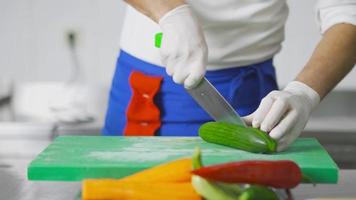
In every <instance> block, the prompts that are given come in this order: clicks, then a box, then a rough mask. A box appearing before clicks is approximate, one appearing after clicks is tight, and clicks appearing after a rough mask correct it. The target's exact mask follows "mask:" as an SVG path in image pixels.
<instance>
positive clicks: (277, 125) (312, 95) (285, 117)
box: [244, 81, 320, 151]
mask: <svg viewBox="0 0 356 200" xmlns="http://www.w3.org/2000/svg"><path fill="white" fill-rule="evenodd" d="M319 102H320V96H319V94H318V93H317V92H316V91H314V90H313V89H312V88H310V87H309V86H307V85H306V84H304V83H302V82H299V81H293V82H291V83H289V84H288V85H287V87H286V88H285V89H284V90H281V91H272V92H270V93H269V94H268V95H267V96H266V97H265V98H263V99H262V101H261V104H260V106H259V107H258V108H257V110H256V111H255V112H254V113H252V114H251V115H249V116H246V117H245V118H244V119H245V121H246V123H248V124H252V126H253V127H255V128H260V129H261V130H262V131H265V132H268V133H269V135H270V136H271V137H272V138H274V139H276V140H277V141H278V148H277V150H278V151H283V150H284V149H285V148H287V147H288V145H289V144H291V143H292V142H293V141H294V140H295V139H297V138H298V136H299V135H300V133H301V132H302V131H303V129H304V127H305V125H306V123H307V121H308V119H309V116H310V113H311V112H312V110H313V109H314V108H315V107H316V106H317V105H318V104H319Z"/></svg>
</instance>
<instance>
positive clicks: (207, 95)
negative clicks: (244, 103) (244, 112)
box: [186, 77, 246, 126]
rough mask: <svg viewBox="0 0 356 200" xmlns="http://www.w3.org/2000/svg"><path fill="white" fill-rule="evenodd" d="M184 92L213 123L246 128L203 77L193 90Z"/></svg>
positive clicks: (232, 109)
mask: <svg viewBox="0 0 356 200" xmlns="http://www.w3.org/2000/svg"><path fill="white" fill-rule="evenodd" d="M186 90H187V92H188V93H189V94H190V95H191V96H192V97H193V99H194V100H195V101H196V102H197V103H198V104H199V105H200V106H201V107H202V108H203V109H204V110H205V111H206V112H207V113H208V114H209V115H210V116H211V117H212V118H213V119H214V120H215V121H217V122H228V123H232V124H239V125H243V126H246V124H245V122H244V121H243V120H242V119H241V117H240V116H239V115H238V114H237V112H236V111H235V109H234V108H233V107H232V106H231V105H230V104H229V103H228V102H227V101H226V100H225V98H224V97H223V96H222V95H221V94H220V93H219V92H218V91H217V90H216V88H215V87H214V86H213V85H212V84H211V83H210V82H209V81H208V80H207V79H206V78H205V77H204V78H203V79H202V80H201V82H200V83H199V84H198V85H197V86H196V87H195V88H192V89H186Z"/></svg>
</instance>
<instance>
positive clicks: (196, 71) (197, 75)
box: [184, 61, 206, 89]
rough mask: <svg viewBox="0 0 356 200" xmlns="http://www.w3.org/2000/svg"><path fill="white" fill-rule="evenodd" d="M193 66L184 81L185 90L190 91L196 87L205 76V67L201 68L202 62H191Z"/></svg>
mask: <svg viewBox="0 0 356 200" xmlns="http://www.w3.org/2000/svg"><path fill="white" fill-rule="evenodd" d="M192 64H193V66H192V68H191V71H190V74H189V76H188V77H187V79H186V80H185V81H184V87H185V88H186V89H192V88H194V87H196V86H197V85H198V84H199V83H200V81H201V80H202V79H203V77H204V75H205V72H206V70H205V67H204V66H203V61H196V62H192Z"/></svg>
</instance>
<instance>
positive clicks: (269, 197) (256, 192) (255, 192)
mask: <svg viewBox="0 0 356 200" xmlns="http://www.w3.org/2000/svg"><path fill="white" fill-rule="evenodd" d="M261 199H263V200H278V199H279V198H278V196H277V194H276V193H275V192H274V191H273V190H272V189H270V188H268V187H265V186H260V185H251V186H249V187H248V188H246V189H244V190H243V191H242V193H241V195H240V196H239V197H238V198H237V200H261Z"/></svg>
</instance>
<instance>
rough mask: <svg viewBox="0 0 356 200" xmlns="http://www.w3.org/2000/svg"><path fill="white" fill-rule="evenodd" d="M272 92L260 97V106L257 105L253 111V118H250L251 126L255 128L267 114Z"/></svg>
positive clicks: (271, 101) (271, 100)
mask: <svg viewBox="0 0 356 200" xmlns="http://www.w3.org/2000/svg"><path fill="white" fill-rule="evenodd" d="M272 97H273V93H272V92H271V93H270V94H268V95H267V96H266V97H265V98H263V99H262V101H261V104H260V106H258V108H257V110H256V111H255V115H254V118H253V120H252V126H253V127H255V128H259V127H260V125H261V123H262V121H263V119H264V118H265V116H266V115H267V113H268V111H269V110H270V109H271V106H272V104H273V101H274V99H273V98H272Z"/></svg>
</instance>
